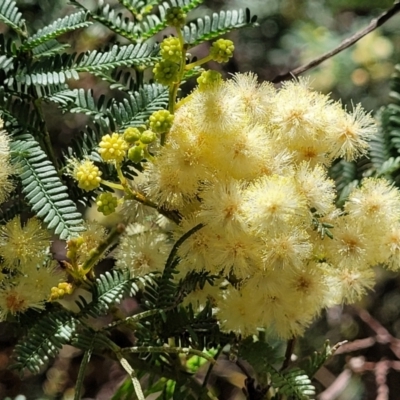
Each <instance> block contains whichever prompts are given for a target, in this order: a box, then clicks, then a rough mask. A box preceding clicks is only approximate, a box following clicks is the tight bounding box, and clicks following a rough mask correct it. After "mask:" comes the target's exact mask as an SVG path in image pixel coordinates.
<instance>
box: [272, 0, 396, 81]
mask: <svg viewBox="0 0 400 400" xmlns="http://www.w3.org/2000/svg"><path fill="white" fill-rule="evenodd" d="M398 12H400V1H399V0H398V1H396V2H395V3H394V4H393V6H392V7H391V8H389V10H387V11H385V12H383V13H382V14H381V15H379V17H376V18H374V19H372V20H371V22H370V23H369V24H368V26H366V27H365V28H363V29H361V30H359V31H358V32H356V33H355V34H354V35H352V36H350V37H349V38H347V39H345V40H343V41H342V42H341V43H340V44H339V46H337V47H335V48H334V49H333V50H330V51H328V52H326V53H324V54H322V55H321V56H319V57H317V58H315V59H314V60H311V61H310V62H308V63H306V64H304V65H302V66H300V67H297V68H295V69H293V70H291V71H289V72H286V73H285V74H281V75H278V76H276V77H275V78H274V79H273V80H272V83H279V82H282V81H286V80H288V79H292V78H295V77H297V76H299V75H301V74H302V73H304V72H306V71H308V70H309V69H311V68H314V67H316V66H317V65H319V64H321V63H322V62H324V61H326V60H328V59H329V58H331V57H333V56H335V55H336V54H338V53H340V52H341V51H343V50H345V49H347V48H348V47H350V46H352V45H353V44H354V43H356V42H358V41H359V40H360V39H362V38H363V37H364V36H366V35H368V33H371V32H372V31H374V30H375V29H377V28H379V27H380V26H382V25H383V24H384V23H385V22H387V21H388V20H389V19H390V18H392V17H393V16H394V15H396V14H397V13H398Z"/></svg>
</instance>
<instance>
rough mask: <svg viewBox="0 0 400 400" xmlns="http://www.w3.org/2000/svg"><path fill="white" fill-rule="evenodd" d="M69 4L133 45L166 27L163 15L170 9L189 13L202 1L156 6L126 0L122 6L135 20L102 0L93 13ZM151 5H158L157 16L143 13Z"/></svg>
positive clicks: (180, 0) (178, 0)
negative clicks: (178, 8)
mask: <svg viewBox="0 0 400 400" xmlns="http://www.w3.org/2000/svg"><path fill="white" fill-rule="evenodd" d="M71 3H72V4H74V5H75V6H77V7H78V8H80V9H83V10H85V11H87V12H89V13H90V16H91V18H92V19H93V20H95V21H98V22H100V23H102V24H103V25H105V26H106V27H107V28H109V29H110V30H112V31H113V32H115V33H116V34H118V35H120V36H122V37H124V38H125V39H128V40H129V41H131V42H133V43H137V42H143V41H144V40H146V39H148V38H150V37H152V36H154V35H155V34H156V33H158V32H160V31H161V30H163V29H164V28H165V27H166V22H165V15H166V12H167V10H168V9H169V8H170V7H181V8H182V9H183V10H184V11H185V12H189V11H190V10H192V9H193V8H195V7H197V6H198V5H199V4H201V3H202V0H170V1H169V2H163V3H161V4H158V3H159V2H139V3H138V2H128V1H127V0H126V1H124V2H122V4H123V5H126V6H127V9H128V10H129V11H130V12H131V15H132V16H133V17H136V18H135V19H136V20H131V19H130V18H129V17H127V16H124V14H123V12H118V11H117V10H115V9H114V8H112V7H111V6H110V5H109V4H107V3H106V4H104V1H102V0H99V1H98V7H97V9H96V10H95V11H90V10H88V9H87V8H86V7H85V6H84V5H83V4H82V3H81V2H79V1H77V0H71ZM140 3H141V4H140ZM152 4H158V14H159V15H156V14H150V13H147V12H146V11H145V10H146V6H148V5H150V6H151V5H152ZM138 7H141V13H140V18H138V15H139V13H138V12H137V9H138ZM150 9H151V7H150Z"/></svg>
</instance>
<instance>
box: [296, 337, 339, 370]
mask: <svg viewBox="0 0 400 400" xmlns="http://www.w3.org/2000/svg"><path fill="white" fill-rule="evenodd" d="M344 343H346V342H339V343H337V344H336V345H335V346H333V347H331V345H330V343H329V340H327V341H326V342H325V343H324V347H323V348H322V349H321V350H320V351H316V352H314V354H312V355H311V356H310V357H307V358H306V359H305V361H304V362H302V363H301V366H302V367H303V369H304V371H305V372H306V374H307V375H308V376H310V377H313V376H314V375H315V374H316V372H317V371H318V370H319V369H320V368H321V367H322V366H323V365H324V364H325V363H326V361H327V360H329V359H330V358H331V357H332V356H333V354H335V352H336V350H337V349H338V348H339V347H340V346H342V345H343V344H344Z"/></svg>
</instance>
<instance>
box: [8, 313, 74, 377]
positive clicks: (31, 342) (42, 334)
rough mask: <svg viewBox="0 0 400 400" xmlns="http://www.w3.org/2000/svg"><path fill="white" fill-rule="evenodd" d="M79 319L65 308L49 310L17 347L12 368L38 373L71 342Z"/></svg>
mask: <svg viewBox="0 0 400 400" xmlns="http://www.w3.org/2000/svg"><path fill="white" fill-rule="evenodd" d="M78 325H80V324H79V321H78V320H77V319H75V318H74V317H73V315H72V314H70V313H69V312H68V311H66V310H64V309H59V310H54V309H52V310H51V311H49V312H47V313H46V314H44V316H43V317H41V318H40V317H39V320H38V321H37V322H36V324H35V325H33V327H32V328H31V329H30V330H29V331H28V333H27V335H26V337H24V338H23V339H22V340H21V341H20V342H19V344H17V346H16V347H15V350H14V354H13V360H14V362H13V364H12V366H11V367H12V368H13V369H16V370H18V371H21V372H22V371H23V370H24V369H28V370H29V371H30V372H32V373H34V374H37V373H38V372H40V368H41V367H42V366H43V365H45V364H46V363H47V362H48V360H49V359H50V358H52V357H55V356H56V355H57V354H58V353H59V351H60V349H61V347H62V346H63V345H65V344H68V343H70V341H71V339H72V338H73V336H74V334H75V331H76V329H77V327H78Z"/></svg>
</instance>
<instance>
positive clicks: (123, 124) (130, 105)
mask: <svg viewBox="0 0 400 400" xmlns="http://www.w3.org/2000/svg"><path fill="white" fill-rule="evenodd" d="M168 96H169V91H168V87H166V86H162V85H158V84H149V85H144V87H143V88H141V89H139V91H137V92H134V93H131V94H129V97H128V98H127V99H125V100H123V101H121V102H118V103H117V102H114V103H112V104H110V107H108V116H109V119H110V121H115V123H116V125H117V126H118V128H117V129H116V130H117V131H118V132H123V131H124V130H125V129H126V128H129V127H131V126H138V125H141V124H143V123H144V122H146V121H147V120H148V119H149V117H150V115H151V114H153V112H154V111H158V110H160V109H165V108H167V106H168Z"/></svg>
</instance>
